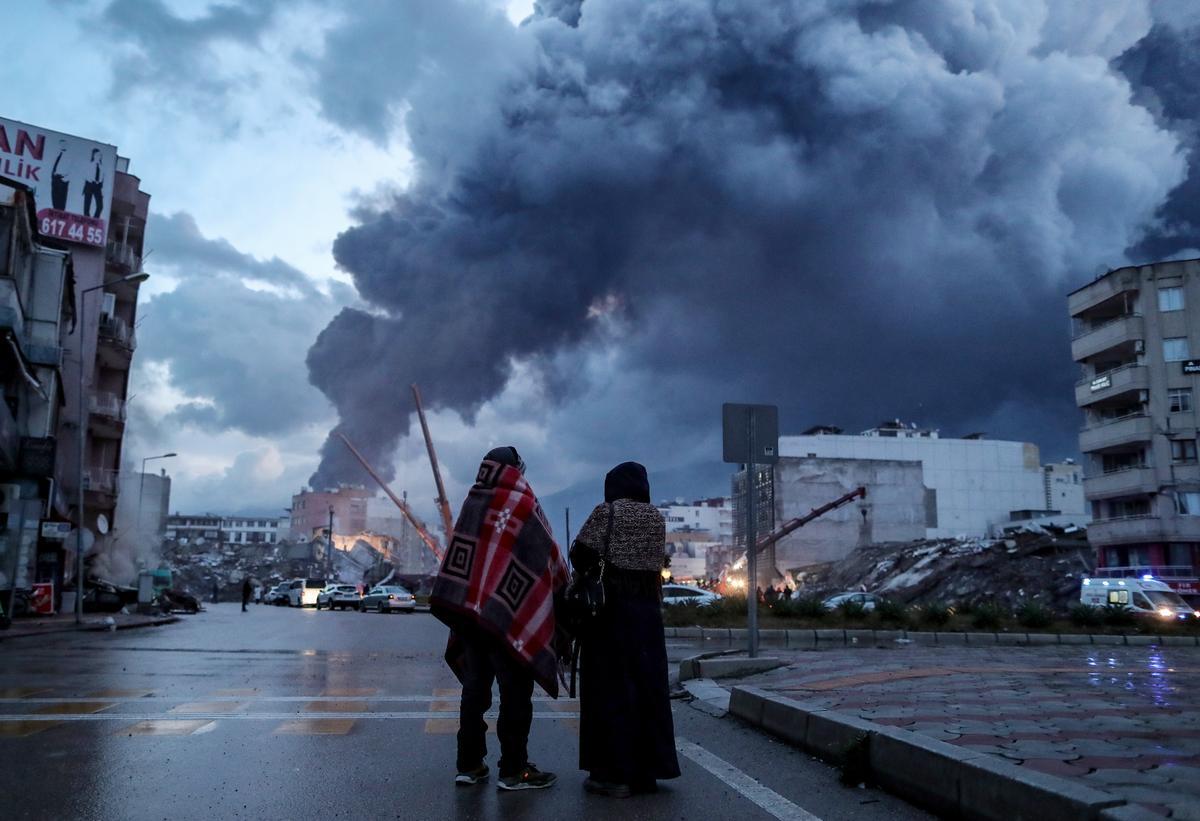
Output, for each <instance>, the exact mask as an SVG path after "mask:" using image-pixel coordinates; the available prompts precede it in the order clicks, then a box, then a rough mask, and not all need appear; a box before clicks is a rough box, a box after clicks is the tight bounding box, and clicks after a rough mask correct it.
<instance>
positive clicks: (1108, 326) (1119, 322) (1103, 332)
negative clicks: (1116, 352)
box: [1071, 314, 1144, 362]
mask: <svg viewBox="0 0 1200 821" xmlns="http://www.w3.org/2000/svg"><path fill="white" fill-rule="evenodd" d="M1143 324H1144V323H1143V322H1142V315H1141V314H1126V315H1124V316H1119V317H1117V318H1116V319H1110V320H1108V321H1107V322H1103V323H1101V324H1099V325H1093V326H1092V327H1091V328H1089V329H1088V330H1086V331H1084V332H1082V333H1080V334H1079V335H1077V336H1076V337H1075V338H1074V339H1072V340H1071V357H1072V358H1073V359H1074V360H1075V361H1076V362H1082V361H1083V360H1085V359H1087V358H1088V357H1089V356H1095V355H1096V354H1098V353H1100V352H1101V351H1107V350H1108V349H1109V348H1115V347H1116V346H1117V345H1120V344H1121V343H1123V342H1132V341H1134V340H1137V339H1143V338H1144V331H1143V330H1142V328H1143Z"/></svg>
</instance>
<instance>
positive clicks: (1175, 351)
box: [1163, 336, 1191, 362]
mask: <svg viewBox="0 0 1200 821" xmlns="http://www.w3.org/2000/svg"><path fill="white" fill-rule="evenodd" d="M1190 358H1191V354H1189V353H1188V341H1187V337H1186V336H1171V337H1167V338H1166V339H1164V340H1163V359H1164V360H1165V361H1167V362H1182V361H1183V360H1185V359H1190Z"/></svg>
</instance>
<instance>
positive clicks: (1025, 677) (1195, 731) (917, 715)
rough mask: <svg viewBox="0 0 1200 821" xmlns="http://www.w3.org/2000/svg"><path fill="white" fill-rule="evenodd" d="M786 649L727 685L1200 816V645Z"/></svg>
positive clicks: (1177, 814)
mask: <svg viewBox="0 0 1200 821" xmlns="http://www.w3.org/2000/svg"><path fill="white" fill-rule="evenodd" d="M772 655H777V654H775V653H772ZM784 657H785V658H786V659H788V660H789V662H790V663H789V665H788V666H787V667H784V668H781V669H778V670H775V671H772V672H769V673H764V674H760V675H756V676H751V677H748V678H745V679H742V680H730V679H725V680H722V682H721V683H722V684H723V685H726V686H732V685H734V684H747V685H752V686H755V687H761V688H763V689H766V690H771V691H775V692H778V693H779V694H781V695H786V696H788V697H790V698H793V699H796V700H798V701H801V702H802V703H803V704H804V705H805V707H809V708H812V709H830V710H837V711H840V712H843V713H846V714H850V715H856V716H859V717H861V718H863V719H866V720H869V721H873V722H875V723H877V724H885V725H891V726H896V727H903V728H905V729H907V730H912V731H915V732H919V733H922V734H924V735H928V736H931V737H933V738H937V739H940V740H942V741H947V742H949V743H951V744H957V745H961V746H963V747H967V748H970V749H972V750H976V751H979V752H985V753H989V754H992V755H996V756H1000V757H1003V758H1006V759H1009V760H1012V761H1015V762H1017V763H1019V764H1020V765H1022V766H1025V767H1030V768H1032V769H1034V770H1039V771H1041V772H1045V773H1051V774H1053V775H1058V776H1065V777H1068V778H1075V779H1078V780H1080V782H1082V783H1085V784H1088V785H1089V786H1092V787H1097V788H1099V789H1102V790H1105V791H1107V792H1110V793H1113V794H1115V795H1119V796H1121V797H1122V798H1124V799H1126V800H1127V801H1129V802H1131V803H1138V804H1141V805H1142V806H1144V807H1146V808H1147V809H1149V810H1151V811H1153V812H1156V813H1159V814H1161V815H1164V816H1166V815H1169V816H1171V817H1173V818H1190V819H1200V650H1197V649H1194V648H1181V647H1169V648H1157V647H1045V648H1042V647H1027V648H971V647H958V648H955V647H919V646H912V645H908V646H905V647H899V648H896V649H866V648H864V649H850V650H824V651H817V652H800V653H795V652H792V653H786V652H785V654H784Z"/></svg>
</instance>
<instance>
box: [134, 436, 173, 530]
mask: <svg viewBox="0 0 1200 821" xmlns="http://www.w3.org/2000/svg"><path fill="white" fill-rule="evenodd" d="M178 455H179V454H178V453H164V454H162V455H161V456H147V457H146V458H145V459H143V460H142V472H141V473H139V474H138V506H137V536H136V537H135V538H137V540H138V541H139V542H140V541H141V538H142V491H143V490H145V488H146V463H147V462H152V461H154V460H155V459H171V458H173V457H175V456H178Z"/></svg>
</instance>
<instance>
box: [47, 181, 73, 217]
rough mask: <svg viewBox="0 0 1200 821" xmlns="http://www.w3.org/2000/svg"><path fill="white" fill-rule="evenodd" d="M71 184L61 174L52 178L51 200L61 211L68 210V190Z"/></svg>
mask: <svg viewBox="0 0 1200 821" xmlns="http://www.w3.org/2000/svg"><path fill="white" fill-rule="evenodd" d="M70 187H71V184H70V183H69V182H67V180H66V178H65V177H63V176H62V175H61V174H55V175H54V176H53V177H51V178H50V202H51V204H52V205H53V206H54V207H55V208H56V209H57V210H59V211H66V210H67V191H68V190H69V189H70Z"/></svg>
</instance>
